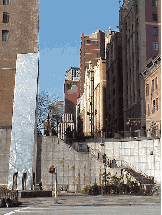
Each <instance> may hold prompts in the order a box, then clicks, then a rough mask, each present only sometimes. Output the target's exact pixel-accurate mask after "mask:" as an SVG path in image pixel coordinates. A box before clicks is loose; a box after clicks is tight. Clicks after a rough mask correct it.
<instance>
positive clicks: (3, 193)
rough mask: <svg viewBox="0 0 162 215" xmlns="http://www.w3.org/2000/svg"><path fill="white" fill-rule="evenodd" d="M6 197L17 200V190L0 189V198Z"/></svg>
mask: <svg viewBox="0 0 162 215" xmlns="http://www.w3.org/2000/svg"><path fill="white" fill-rule="evenodd" d="M8 198H9V199H11V200H15V201H18V190H0V199H8Z"/></svg>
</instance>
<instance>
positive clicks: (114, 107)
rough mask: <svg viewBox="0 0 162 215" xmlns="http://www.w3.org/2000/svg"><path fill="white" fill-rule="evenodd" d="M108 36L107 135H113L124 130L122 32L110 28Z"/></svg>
mask: <svg viewBox="0 0 162 215" xmlns="http://www.w3.org/2000/svg"><path fill="white" fill-rule="evenodd" d="M106 38H107V40H108V41H109V42H108V43H107V45H106V81H107V85H106V121H107V127H106V131H107V137H108V136H109V137H113V136H114V133H119V131H123V130H124V127H123V126H124V125H123V73H122V55H121V54H122V50H121V46H122V38H121V32H117V31H112V30H111V29H110V28H109V32H108V34H107V35H106ZM108 133H109V135H108ZM116 135H117V134H116Z"/></svg>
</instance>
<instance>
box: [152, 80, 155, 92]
mask: <svg viewBox="0 0 162 215" xmlns="http://www.w3.org/2000/svg"><path fill="white" fill-rule="evenodd" d="M154 90H155V85H154V79H153V80H152V92H154Z"/></svg>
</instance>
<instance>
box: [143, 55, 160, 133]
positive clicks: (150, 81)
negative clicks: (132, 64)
mask: <svg viewBox="0 0 162 215" xmlns="http://www.w3.org/2000/svg"><path fill="white" fill-rule="evenodd" d="M142 75H143V78H144V80H145V100H146V132H147V136H148V137H150V136H152V137H154V136H158V135H161V54H159V55H158V56H157V57H156V58H154V59H152V58H151V59H150V60H148V61H147V64H146V68H145V70H144V71H143V72H142Z"/></svg>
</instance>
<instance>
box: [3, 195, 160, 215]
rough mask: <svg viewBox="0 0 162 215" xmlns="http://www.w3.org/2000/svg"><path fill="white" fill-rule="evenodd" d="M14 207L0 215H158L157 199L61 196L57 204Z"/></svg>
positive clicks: (31, 201)
mask: <svg viewBox="0 0 162 215" xmlns="http://www.w3.org/2000/svg"><path fill="white" fill-rule="evenodd" d="M20 201H21V202H22V205H21V206H20V207H18V208H0V215H2V214H3V215H4V214H6V215H11V214H18V215H20V214H40V215H44V214H46V215H47V214H48V215H51V214H58V215H61V214H66V215H67V214H72V215H73V214H86V215H88V214H95V215H99V214H110V215H118V214H121V215H128V214H134V215H145V214H147V215H149V214H150V215H154V214H156V215H160V214H161V197H160V196H130V195H128V196H126V195H121V196H117V195H108V196H87V195H80V196H79V195H63V196H59V197H58V204H55V203H54V198H53V197H48V198H24V199H20Z"/></svg>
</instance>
